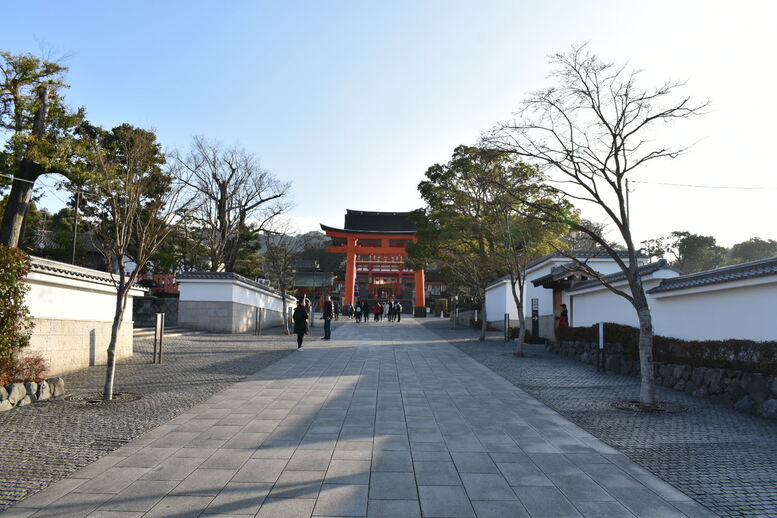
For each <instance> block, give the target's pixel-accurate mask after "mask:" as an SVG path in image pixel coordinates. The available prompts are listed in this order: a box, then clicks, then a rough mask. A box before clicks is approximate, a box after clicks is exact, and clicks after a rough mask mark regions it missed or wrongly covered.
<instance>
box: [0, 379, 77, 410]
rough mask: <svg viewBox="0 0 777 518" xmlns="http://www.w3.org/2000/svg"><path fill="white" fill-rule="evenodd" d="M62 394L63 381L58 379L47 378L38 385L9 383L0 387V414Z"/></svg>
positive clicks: (32, 383)
mask: <svg viewBox="0 0 777 518" xmlns="http://www.w3.org/2000/svg"><path fill="white" fill-rule="evenodd" d="M64 394H65V380H63V379H62V378H59V377H54V378H48V379H46V380H43V381H41V382H40V383H35V382H33V381H28V382H27V383H10V384H8V385H6V386H5V387H3V386H0V412H4V411H6V410H11V409H12V408H16V407H19V406H25V405H30V404H32V403H35V402H36V401H45V400H47V399H51V398H53V397H59V396H63V395H64Z"/></svg>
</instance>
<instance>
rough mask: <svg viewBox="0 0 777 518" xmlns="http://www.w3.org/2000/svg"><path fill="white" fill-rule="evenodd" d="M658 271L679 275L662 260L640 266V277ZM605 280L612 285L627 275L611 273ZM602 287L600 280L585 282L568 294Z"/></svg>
mask: <svg viewBox="0 0 777 518" xmlns="http://www.w3.org/2000/svg"><path fill="white" fill-rule="evenodd" d="M658 270H672V271H675V272H678V273H679V270H677V269H676V268H674V267H672V266H669V263H668V262H667V261H666V259H661V260H659V261H656V262H654V263H648V264H646V265H643V266H640V267H639V276H640V277H643V276H645V275H650V274H651V273H655V272H657V271H658ZM603 279H604V280H605V281H607V282H609V283H610V284H612V283H615V282H620V281H622V280H624V279H626V274H625V273H623V272H616V273H611V274H609V275H605V276H604V277H603ZM601 285H602V283H601V282H599V279H589V280H587V281H583V282H581V283H580V284H577V285H575V287H574V288H570V289H568V290H567V292H568V293H571V292H573V291H579V290H584V289H586V288H591V287H593V286H601Z"/></svg>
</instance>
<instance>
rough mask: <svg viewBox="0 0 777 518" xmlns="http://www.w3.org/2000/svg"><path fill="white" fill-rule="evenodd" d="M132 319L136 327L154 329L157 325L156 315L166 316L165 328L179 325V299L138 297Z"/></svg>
mask: <svg viewBox="0 0 777 518" xmlns="http://www.w3.org/2000/svg"><path fill="white" fill-rule="evenodd" d="M133 302H134V303H133V306H132V319H133V321H134V322H135V326H140V327H152V326H154V325H155V324H156V314H157V313H164V314H165V326H168V327H173V326H177V325H178V298H177V297H153V296H145V297H138V298H136V299H135V300H134V301H133Z"/></svg>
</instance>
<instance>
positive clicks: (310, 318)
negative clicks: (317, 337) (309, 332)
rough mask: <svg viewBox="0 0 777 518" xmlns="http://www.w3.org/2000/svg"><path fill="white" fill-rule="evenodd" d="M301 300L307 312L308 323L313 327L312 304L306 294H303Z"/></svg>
mask: <svg viewBox="0 0 777 518" xmlns="http://www.w3.org/2000/svg"><path fill="white" fill-rule="evenodd" d="M302 300H303V305H304V306H305V311H307V312H308V325H309V326H310V327H313V305H312V304H311V303H310V299H309V298H308V296H307V295H303V296H302Z"/></svg>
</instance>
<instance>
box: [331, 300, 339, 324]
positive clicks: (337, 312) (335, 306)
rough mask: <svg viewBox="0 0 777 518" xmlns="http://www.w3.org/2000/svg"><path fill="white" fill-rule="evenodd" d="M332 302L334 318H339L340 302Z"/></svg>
mask: <svg viewBox="0 0 777 518" xmlns="http://www.w3.org/2000/svg"><path fill="white" fill-rule="evenodd" d="M332 304H333V305H334V309H335V320H340V303H339V302H337V301H334V302H333V303H332Z"/></svg>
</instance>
